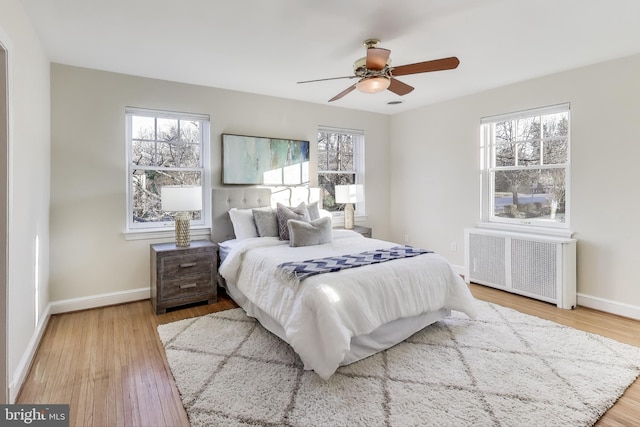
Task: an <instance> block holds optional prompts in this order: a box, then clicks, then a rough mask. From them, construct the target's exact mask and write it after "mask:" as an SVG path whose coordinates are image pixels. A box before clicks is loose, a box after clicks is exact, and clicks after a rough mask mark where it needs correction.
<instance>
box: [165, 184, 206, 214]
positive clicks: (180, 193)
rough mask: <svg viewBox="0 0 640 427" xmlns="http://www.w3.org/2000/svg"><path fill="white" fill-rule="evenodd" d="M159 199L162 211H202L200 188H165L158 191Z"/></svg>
mask: <svg viewBox="0 0 640 427" xmlns="http://www.w3.org/2000/svg"><path fill="white" fill-rule="evenodd" d="M160 198H161V200H162V210H163V211H169V212H184V211H199V210H202V187H193V186H188V187H187V186H165V187H162V188H161V189H160Z"/></svg>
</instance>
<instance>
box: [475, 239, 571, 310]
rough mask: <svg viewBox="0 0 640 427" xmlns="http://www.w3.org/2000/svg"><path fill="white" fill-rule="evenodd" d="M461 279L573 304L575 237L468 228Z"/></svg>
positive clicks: (552, 301)
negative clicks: (462, 276)
mask: <svg viewBox="0 0 640 427" xmlns="http://www.w3.org/2000/svg"><path fill="white" fill-rule="evenodd" d="M465 281H466V282H467V283H470V282H474V283H478V284H481V285H486V286H491V287H494V288H497V289H503V290H505V291H508V292H512V293H516V294H520V295H524V296H527V297H531V298H536V299H539V300H542V301H546V302H550V303H554V304H556V305H557V306H558V307H561V308H566V309H571V308H575V306H576V240H575V239H570V238H561V237H553V236H544V235H538V234H526V233H514V232H506V231H499V230H491V229H484V228H468V229H466V230H465Z"/></svg>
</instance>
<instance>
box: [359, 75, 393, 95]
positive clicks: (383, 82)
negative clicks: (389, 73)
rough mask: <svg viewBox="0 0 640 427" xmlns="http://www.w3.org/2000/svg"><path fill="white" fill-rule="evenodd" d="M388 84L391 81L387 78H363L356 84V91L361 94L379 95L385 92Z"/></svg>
mask: <svg viewBox="0 0 640 427" xmlns="http://www.w3.org/2000/svg"><path fill="white" fill-rule="evenodd" d="M390 84H391V79H389V78H388V77H382V76H376V77H365V78H363V79H361V80H360V81H359V82H358V83H356V89H358V90H359V91H360V92H363V93H379V92H382V91H383V90H387V88H389V85H390Z"/></svg>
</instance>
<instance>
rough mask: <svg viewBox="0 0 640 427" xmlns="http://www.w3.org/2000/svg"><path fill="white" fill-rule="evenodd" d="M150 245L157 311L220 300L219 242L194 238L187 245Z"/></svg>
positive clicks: (151, 285) (151, 296)
mask: <svg viewBox="0 0 640 427" xmlns="http://www.w3.org/2000/svg"><path fill="white" fill-rule="evenodd" d="M150 246H151V272H150V273H151V277H150V279H151V280H150V289H149V293H150V301H151V306H152V307H153V310H154V311H155V312H156V314H162V313H166V311H167V308H173V307H179V306H181V305H185V304H191V303H196V302H200V301H207V303H209V304H211V303H213V302H216V300H217V293H218V292H217V290H218V289H217V286H216V284H217V283H216V274H217V271H218V268H217V267H218V264H217V252H218V250H217V246H216V245H215V244H213V243H211V242H210V241H208V240H194V241H192V242H191V244H190V245H189V246H187V247H182V246H181V247H178V246H176V245H175V244H174V243H157V244H154V245H150Z"/></svg>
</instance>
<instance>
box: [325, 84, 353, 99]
mask: <svg viewBox="0 0 640 427" xmlns="http://www.w3.org/2000/svg"><path fill="white" fill-rule="evenodd" d="M355 88H356V85H355V84H352V85H351V86H349V87H348V88H346V89H345V90H343V91H342V92H340V93H339V94H337V95H336V96H334V97H333V98H331V99H330V100H329V102H333V101H337V100H338V99H340V98H342V97H343V96H345V95H346V94H348V93H349V92H351V91H353V90H354V89H355Z"/></svg>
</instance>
